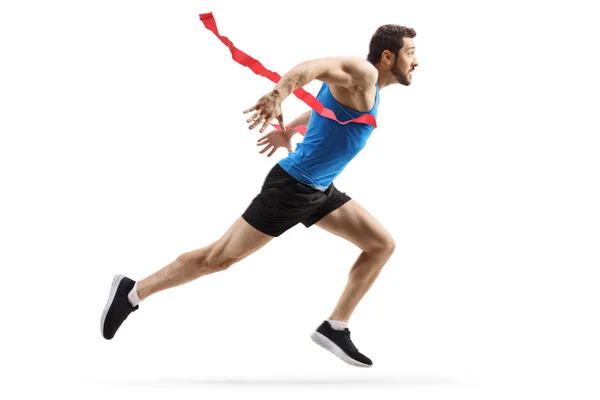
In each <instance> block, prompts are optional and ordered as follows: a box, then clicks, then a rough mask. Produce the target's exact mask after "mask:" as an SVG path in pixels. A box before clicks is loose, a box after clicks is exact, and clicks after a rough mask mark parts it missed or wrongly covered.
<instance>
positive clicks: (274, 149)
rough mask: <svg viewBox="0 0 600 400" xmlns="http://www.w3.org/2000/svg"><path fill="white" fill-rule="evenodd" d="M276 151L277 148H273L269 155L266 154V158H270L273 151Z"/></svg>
mask: <svg viewBox="0 0 600 400" xmlns="http://www.w3.org/2000/svg"><path fill="white" fill-rule="evenodd" d="M276 150H277V147H273V150H271V152H270V153H269V154H267V157H271V156H272V155H273V154H274V153H275V151H276Z"/></svg>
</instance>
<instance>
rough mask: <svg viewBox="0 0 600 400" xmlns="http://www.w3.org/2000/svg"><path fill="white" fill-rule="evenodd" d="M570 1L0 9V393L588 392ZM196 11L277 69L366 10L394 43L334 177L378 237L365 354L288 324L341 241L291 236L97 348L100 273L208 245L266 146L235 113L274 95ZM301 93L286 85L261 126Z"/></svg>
mask: <svg viewBox="0 0 600 400" xmlns="http://www.w3.org/2000/svg"><path fill="white" fill-rule="evenodd" d="M587 3H591V2H584V1H580V2H569V3H567V2H554V1H544V2H542V1H539V2H533V1H502V2H494V3H492V2H487V1H486V2H476V1H472V2H465V1H452V2H447V1H437V2H432V1H411V2H404V1H393V2H391V3H389V4H385V3H384V2H383V1H379V0H371V1H368V2H348V1H344V2H342V1H327V2H326V1H313V0H310V1H307V0H305V1H301V2H289V3H284V2H280V1H279V2H276V1H270V2H269V1H262V0H257V1H252V2H245V3H241V2H240V3H239V4H237V3H234V2H225V1H176V2H175V1H173V2H167V1H162V2H159V1H129V0H128V1H103V2H85V1H56V2H41V1H39V2H31V1H30V2H24V1H23V2H16V1H14V2H3V3H2V6H1V7H0V57H1V63H0V68H1V70H2V71H1V74H0V133H1V142H0V166H1V173H0V178H1V180H2V182H1V183H2V186H1V187H2V189H1V190H2V195H1V196H0V202H1V207H0V218H1V219H0V234H1V236H2V237H1V248H0V262H1V263H0V266H1V268H2V283H3V285H2V286H3V287H2V290H1V291H0V296H1V300H2V302H1V304H2V322H1V323H2V328H1V330H0V332H1V333H0V334H1V335H2V339H1V345H2V353H1V354H2V355H1V357H0V360H1V361H0V362H1V363H2V370H3V371H4V372H3V376H2V381H3V383H2V385H0V386H1V387H2V390H3V391H6V393H2V398H5V399H16V398H32V397H31V396H33V395H34V393H33V392H36V393H35V394H37V396H38V397H39V396H44V398H47V397H52V398H54V397H57V398H58V396H61V397H62V398H103V399H106V398H111V399H121V398H145V399H158V398H160V399H164V398H165V396H176V398H185V399H198V398H210V399H216V398H226V397H227V398H228V397H231V398H245V397H242V396H252V397H256V398H265V399H276V398H277V399H280V398H293V399H300V398H305V397H308V396H311V397H313V398H331V396H333V395H336V396H337V395H339V396H341V397H342V398H363V397H365V396H369V397H372V398H378V399H379V398H392V397H393V398H399V396H403V397H402V398H406V399H434V398H435V399H438V398H439V399H496V398H497V399H507V398H511V399H517V398H518V399H534V398H563V399H567V398H569V399H598V398H599V396H600V390H599V389H598V380H599V378H600V361H599V360H600V345H599V341H598V338H600V323H599V311H598V306H599V305H600V295H599V290H598V284H599V283H600V282H599V277H600V273H599V271H598V270H599V267H600V255H599V240H600V228H599V226H600V211H599V207H598V205H599V204H600V188H599V172H600V157H598V154H599V152H600V138H599V137H598V135H599V134H600V129H599V126H598V122H597V116H598V115H597V112H598V90H599V89H600V87H599V86H600V85H599V79H598V70H599V67H600V65H599V63H598V52H597V39H598V37H600V32H599V30H598V28H597V26H594V25H595V24H596V16H595V15H594V13H593V12H592V10H591V9H590V8H589V7H588V6H586V5H585V4H587ZM208 11H212V12H213V13H214V15H215V17H216V20H217V23H218V25H219V28H220V31H221V33H222V34H224V35H226V36H228V37H229V38H230V39H231V40H232V41H233V42H234V43H235V44H236V45H237V46H238V47H239V48H241V49H242V50H244V51H246V52H247V53H249V54H250V55H252V56H254V57H256V58H257V59H259V60H260V61H262V62H263V64H265V66H267V67H268V68H270V69H272V70H274V71H277V72H279V73H281V74H283V73H285V72H286V71H287V70H288V69H289V68H291V67H293V66H294V65H295V64H296V63H298V62H300V61H302V60H305V59H310V58H316V57H321V56H329V55H356V56H366V54H367V50H368V49H367V47H368V41H369V39H370V37H371V34H372V33H373V32H374V30H375V29H376V28H377V27H378V26H379V25H382V24H385V23H398V24H402V25H406V26H410V27H413V28H415V29H416V31H417V37H416V38H415V43H416V46H417V52H416V55H417V58H418V60H419V62H420V65H419V67H418V68H417V71H416V72H415V73H414V75H413V84H412V85H411V86H410V87H404V86H401V85H395V86H392V87H388V88H386V89H384V90H383V91H382V94H381V106H380V109H379V110H380V111H379V117H378V123H379V127H378V128H377V129H376V131H375V132H374V134H373V135H372V136H371V139H370V140H369V143H368V145H367V146H366V148H365V149H364V150H363V152H362V153H360V154H359V155H358V156H357V157H356V158H355V159H354V161H353V162H352V163H351V164H350V165H349V166H348V168H347V169H346V170H345V171H344V172H343V174H342V175H341V176H340V177H339V178H338V179H337V180H336V185H337V186H338V187H339V188H340V189H341V190H343V191H345V192H347V193H348V194H349V195H351V196H352V197H353V198H354V199H356V200H357V201H358V202H359V203H361V204H362V205H364V206H365V207H366V208H367V209H368V210H370V211H371V212H372V213H373V215H374V216H375V217H376V218H378V219H379V220H380V221H381V222H382V223H383V224H384V226H385V227H386V228H388V230H389V231H390V232H391V233H392V235H393V236H394V237H395V239H396V241H397V243H398V248H397V251H396V253H395V254H394V255H393V257H392V259H391V260H390V261H389V264H388V265H387V266H386V267H385V269H384V271H383V272H382V274H381V276H380V279H379V280H378V281H377V282H376V283H375V285H374V286H373V288H372V290H371V291H370V292H369V293H368V294H367V296H366V297H365V298H364V300H363V302H362V303H361V304H360V305H359V307H358V308H357V310H356V313H355V314H354V316H353V318H352V319H351V321H350V328H351V330H352V332H353V339H354V341H355V343H356V344H357V346H358V348H359V349H360V350H362V351H363V352H364V353H365V354H367V355H368V356H369V357H371V358H372V359H373V360H374V367H373V368H372V369H368V370H365V369H358V368H354V367H350V366H348V365H346V364H344V363H342V362H341V361H340V360H338V359H337V358H335V357H334V356H332V355H330V354H329V353H327V352H325V351H324V350H322V349H321V348H319V347H317V346H316V345H314V344H313V343H312V342H311V341H310V339H309V336H310V333H311V332H312V330H313V329H314V328H315V327H316V326H317V325H318V324H319V323H320V322H321V321H322V320H323V319H324V318H327V317H328V315H329V313H330V311H331V310H332V308H333V307H334V305H335V302H336V301H337V298H338V296H339V294H340V292H341V290H342V288H343V285H344V283H345V279H346V274H347V272H348V269H349V268H350V266H351V264H352V262H353V261H354V259H355V258H356V257H357V256H358V251H357V249H356V248H354V247H353V246H352V245H350V244H347V243H345V242H344V241H342V240H341V239H339V238H336V237H333V236H331V235H329V234H327V233H325V232H324V231H322V230H320V229H319V228H311V229H309V230H307V229H305V228H304V227H303V226H301V225H300V226H297V227H295V228H293V229H292V230H290V231H289V232H288V233H286V234H285V235H283V236H282V237H280V238H279V239H277V240H274V241H272V242H271V243H270V244H268V245H267V247H265V248H264V249H262V250H261V251H260V252H258V253H255V254H254V255H252V256H251V257H249V258H247V259H246V260H243V261H242V262H241V263H239V264H237V265H235V266H234V267H232V268H231V269H230V270H229V271H227V272H224V273H221V274H216V275H211V276H208V277H205V278H201V279H199V280H197V281H194V282H192V283H190V284H188V285H184V286H181V287H178V288H176V289H173V290H170V291H166V292H162V293H159V294H157V295H156V296H154V297H151V298H149V299H148V300H147V301H146V302H145V303H143V304H142V306H141V307H140V309H139V311H137V312H136V313H134V314H132V315H131V316H130V319H128V320H127V321H126V322H125V324H124V325H123V327H122V328H121V330H120V331H119V332H118V334H117V336H116V337H115V339H114V340H112V341H105V340H104V339H102V338H101V335H100V327H99V325H100V324H99V321H100V314H101V311H102V308H103V307H104V304H105V301H106V298H107V296H108V290H109V287H110V283H111V280H112V277H113V275H114V274H117V273H124V274H126V275H128V276H130V277H132V278H134V279H141V278H143V277H145V276H147V275H149V274H150V273H152V272H154V271H155V270H157V269H159V268H162V267H163V266H164V265H166V264H168V263H169V262H171V261H172V260H174V259H175V257H177V256H178V255H179V254H181V253H183V252H185V251H188V250H192V249H196V248H199V247H203V246H205V245H207V244H209V243H210V242H212V241H213V240H215V239H217V238H218V237H219V236H220V235H221V234H222V233H223V232H224V231H225V230H226V229H227V227H228V226H229V225H230V224H231V223H232V222H233V220H234V219H235V218H236V217H237V216H238V215H239V214H240V213H242V212H243V211H244V209H245V207H246V206H247V205H248V204H249V202H250V201H251V200H252V198H253V197H254V195H255V194H256V193H257V192H258V190H259V188H260V185H261V184H262V182H263V179H264V177H265V175H266V173H267V172H268V170H269V169H270V168H271V167H272V165H273V163H275V162H276V161H277V160H278V159H280V158H281V157H284V156H285V155H286V152H285V151H284V150H279V151H278V152H277V153H276V154H275V155H274V156H273V157H271V158H267V157H266V156H265V155H260V154H259V153H258V151H259V150H260V149H259V148H258V147H257V146H256V144H255V142H256V139H257V138H258V137H259V136H260V134H259V133H258V131H248V130H247V127H246V126H247V125H246V123H245V116H244V114H243V113H242V110H244V109H245V108H248V107H250V106H251V105H253V104H254V102H255V101H256V100H257V99H258V98H259V97H260V96H261V95H263V94H265V93H266V92H268V91H269V90H270V89H271V87H272V83H271V82H270V81H268V80H267V79H265V78H262V77H258V76H256V75H254V74H253V73H252V72H251V71H250V70H249V69H246V68H244V67H242V66H240V65H239V64H236V63H235V62H233V61H232V60H231V56H230V53H229V52H228V50H227V49H226V48H225V47H224V46H223V45H222V44H221V43H220V42H219V41H218V40H217V38H216V37H215V36H213V34H212V33H210V32H209V31H208V30H206V29H205V28H204V27H203V25H202V24H201V23H200V21H199V19H198V14H199V13H202V12H208ZM318 85H319V84H318V83H317V82H313V83H311V84H309V85H308V86H307V87H306V89H307V90H309V91H310V92H311V93H313V94H316V91H317V90H318ZM305 109H306V106H305V105H304V104H303V103H302V102H300V101H299V100H298V99H296V98H294V97H290V98H289V99H288V100H286V101H285V102H284V117H285V118H286V121H288V122H289V121H291V120H292V119H293V118H295V117H296V116H297V115H298V114H299V113H301V112H303V111H304V110H305ZM299 139H300V137H299V136H298V140H299ZM132 396H134V397H132Z"/></svg>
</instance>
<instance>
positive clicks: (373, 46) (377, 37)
mask: <svg viewBox="0 0 600 400" xmlns="http://www.w3.org/2000/svg"><path fill="white" fill-rule="evenodd" d="M415 36H417V32H415V30H414V29H412V28H407V27H406V26H402V25H395V24H387V25H382V26H380V27H379V28H377V30H376V31H375V33H374V34H373V36H372V37H371V42H370V43H369V55H368V56H367V60H368V61H370V62H371V64H377V63H378V62H379V61H381V54H382V53H383V52H384V51H385V50H389V51H391V52H392V53H394V54H395V55H398V52H399V51H400V49H401V48H402V46H404V40H402V38H405V37H408V38H411V39H412V38H414V37H415Z"/></svg>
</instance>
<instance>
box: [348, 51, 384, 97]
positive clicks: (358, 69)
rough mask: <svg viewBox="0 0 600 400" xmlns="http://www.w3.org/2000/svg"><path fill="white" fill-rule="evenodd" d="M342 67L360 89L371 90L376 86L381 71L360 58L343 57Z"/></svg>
mask: <svg viewBox="0 0 600 400" xmlns="http://www.w3.org/2000/svg"><path fill="white" fill-rule="evenodd" d="M342 65H343V68H344V70H345V71H346V72H347V73H348V74H350V75H352V77H353V80H354V82H355V84H356V85H357V86H358V87H360V88H362V89H370V88H372V87H373V86H375V83H376V82H377V78H378V76H379V71H377V68H375V66H374V65H373V64H371V63H370V62H369V61H367V60H365V59H364V58H360V57H343V61H342Z"/></svg>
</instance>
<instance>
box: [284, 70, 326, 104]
mask: <svg viewBox="0 0 600 400" xmlns="http://www.w3.org/2000/svg"><path fill="white" fill-rule="evenodd" d="M322 70H323V66H322V63H321V62H316V61H303V62H301V63H300V64H298V65H296V66H295V67H294V68H292V69H290V70H289V71H288V72H287V73H286V74H285V75H283V76H282V77H281V79H280V80H279V82H278V83H277V84H276V85H275V87H274V88H273V92H274V93H276V94H278V95H279V96H280V97H281V98H282V99H285V98H286V97H288V96H289V95H290V94H292V93H293V92H294V91H295V90H296V89H299V88H301V87H304V86H305V85H307V84H308V83H310V82H311V81H312V80H314V79H316V78H317V77H318V76H319V75H321V74H322V72H323V71H322Z"/></svg>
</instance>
